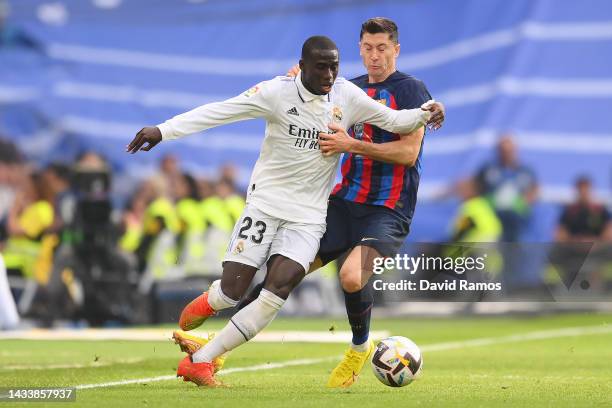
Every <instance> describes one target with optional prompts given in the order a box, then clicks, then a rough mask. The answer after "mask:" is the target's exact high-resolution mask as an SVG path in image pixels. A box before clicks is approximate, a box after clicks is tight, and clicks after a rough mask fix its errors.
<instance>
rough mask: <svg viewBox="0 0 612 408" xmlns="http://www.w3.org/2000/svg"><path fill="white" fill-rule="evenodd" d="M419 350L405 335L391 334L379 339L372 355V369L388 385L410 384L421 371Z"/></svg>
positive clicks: (421, 358) (400, 385)
mask: <svg viewBox="0 0 612 408" xmlns="http://www.w3.org/2000/svg"><path fill="white" fill-rule="evenodd" d="M422 368H423V357H422V356H421V350H420V349H419V347H418V346H417V345H416V344H414V342H413V341H412V340H410V339H407V338H406V337H401V336H393V337H389V338H386V339H384V340H381V341H380V343H378V345H377V346H376V350H375V351H374V354H373V355H372V371H373V372H374V375H375V376H376V378H378V379H379V380H380V382H382V383H383V384H386V385H388V386H390V387H403V386H405V385H408V384H410V383H411V382H412V381H413V380H414V379H415V378H417V377H418V376H419V374H420V373H421V369H422Z"/></svg>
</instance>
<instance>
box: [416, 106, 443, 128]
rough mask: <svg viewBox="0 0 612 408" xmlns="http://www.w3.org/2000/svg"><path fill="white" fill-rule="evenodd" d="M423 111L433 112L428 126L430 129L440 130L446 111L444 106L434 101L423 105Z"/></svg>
mask: <svg viewBox="0 0 612 408" xmlns="http://www.w3.org/2000/svg"><path fill="white" fill-rule="evenodd" d="M421 109H423V110H425V111H429V112H431V116H430V118H429V121H427V124H426V126H427V128H428V129H431V130H438V129H440V128H441V127H442V123H443V122H444V115H445V111H444V105H443V104H442V103H441V102H437V101H434V100H433V99H432V100H430V101H427V102H425V103H424V104H423V105H421Z"/></svg>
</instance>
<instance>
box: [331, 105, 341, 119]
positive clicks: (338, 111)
mask: <svg viewBox="0 0 612 408" xmlns="http://www.w3.org/2000/svg"><path fill="white" fill-rule="evenodd" d="M332 119H333V121H334V122H341V121H342V109H340V107H339V106H334V108H333V109H332Z"/></svg>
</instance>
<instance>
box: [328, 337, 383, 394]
mask: <svg viewBox="0 0 612 408" xmlns="http://www.w3.org/2000/svg"><path fill="white" fill-rule="evenodd" d="M373 351H374V342H373V341H372V340H368V350H367V351H364V352H362V353H360V352H358V351H355V350H353V348H352V347H349V349H348V350H347V351H346V353H344V358H343V359H342V361H341V362H340V363H339V364H338V365H337V366H336V368H334V370H333V371H332V372H331V375H330V376H329V380H328V381H327V386H328V387H330V388H339V387H342V388H347V387H350V386H351V385H353V383H354V382H355V381H357V378H358V377H359V373H361V370H362V369H363V366H364V364H365V363H366V361H369V360H370V357H371V356H372V352H373Z"/></svg>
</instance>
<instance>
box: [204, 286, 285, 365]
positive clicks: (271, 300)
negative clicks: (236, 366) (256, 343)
mask: <svg viewBox="0 0 612 408" xmlns="http://www.w3.org/2000/svg"><path fill="white" fill-rule="evenodd" d="M283 303H285V300H284V299H281V298H280V297H278V296H276V295H275V294H274V293H272V292H270V291H267V290H265V289H262V290H261V293H260V294H259V297H258V298H257V299H255V300H254V301H253V302H251V304H249V305H248V306H246V307H245V308H244V309H242V310H240V311H238V313H236V314H235V315H234V316H233V317H232V318H231V319H230V321H229V322H228V323H227V325H226V326H225V327H224V328H223V330H221V331H220V332H219V334H217V335H216V336H215V338H214V339H212V340H211V341H209V342H208V343H207V344H206V345H205V346H204V347H202V348H201V349H200V350H198V351H196V352H195V353H194V354H193V356H192V360H193V362H194V363H202V362H211V361H213V360H214V359H215V358H217V357H218V356H220V355H221V354H223V353H225V352H228V351H230V350H233V349H235V348H236V347H238V346H239V345H241V344H243V343H246V342H247V341H249V340H251V339H252V338H253V337H255V335H256V334H257V333H259V332H260V331H262V330H263V329H264V328H265V327H266V326H267V325H268V324H269V323H270V322H271V321H272V320H274V318H275V317H276V314H277V313H278V311H279V310H280V308H281V307H282V306H283ZM211 306H212V305H211Z"/></svg>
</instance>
